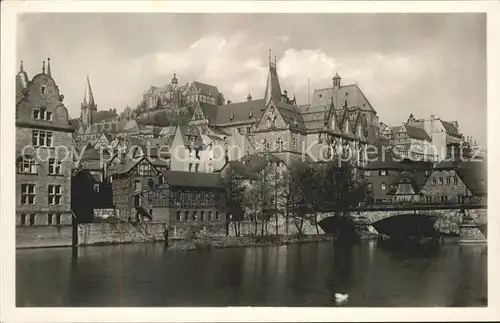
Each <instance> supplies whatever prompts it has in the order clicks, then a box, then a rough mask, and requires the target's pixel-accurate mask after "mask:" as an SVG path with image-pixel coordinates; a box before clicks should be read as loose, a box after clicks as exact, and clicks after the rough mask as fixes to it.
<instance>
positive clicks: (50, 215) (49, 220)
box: [47, 213, 54, 225]
mask: <svg viewBox="0 0 500 323" xmlns="http://www.w3.org/2000/svg"><path fill="white" fill-rule="evenodd" d="M53 216H54V214H53V213H49V214H47V225H52V218H53Z"/></svg>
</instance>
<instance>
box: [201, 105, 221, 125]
mask: <svg viewBox="0 0 500 323" xmlns="http://www.w3.org/2000/svg"><path fill="white" fill-rule="evenodd" d="M199 104H200V108H201V111H203V115H204V116H205V118H206V119H208V120H210V122H213V121H215V120H216V119H217V106H216V105H213V104H209V103H205V102H199Z"/></svg>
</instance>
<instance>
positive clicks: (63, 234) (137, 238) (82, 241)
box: [16, 222, 166, 249]
mask: <svg viewBox="0 0 500 323" xmlns="http://www.w3.org/2000/svg"><path fill="white" fill-rule="evenodd" d="M165 229H166V226H165V224H164V223H113V222H95V223H81V224H78V225H77V226H76V227H75V228H73V226H71V225H65V226H30V227H18V228H16V248H17V249H26V248H51V247H71V246H74V245H76V246H90V245H104V244H122V243H139V242H155V241H165Z"/></svg>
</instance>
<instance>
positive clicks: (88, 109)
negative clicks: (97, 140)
mask: <svg viewBox="0 0 500 323" xmlns="http://www.w3.org/2000/svg"><path fill="white" fill-rule="evenodd" d="M94 112H97V105H96V104H95V100H94V94H93V93H92V88H91V87H90V80H89V76H88V75H87V83H86V84H85V94H84V97H83V102H82V104H81V114H80V122H81V124H82V125H83V126H85V127H90V126H91V125H92V115H93V114H94Z"/></svg>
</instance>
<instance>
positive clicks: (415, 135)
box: [390, 123, 438, 162]
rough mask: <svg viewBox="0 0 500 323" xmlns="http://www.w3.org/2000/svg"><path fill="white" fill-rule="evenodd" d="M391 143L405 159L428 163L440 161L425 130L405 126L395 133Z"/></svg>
mask: <svg viewBox="0 0 500 323" xmlns="http://www.w3.org/2000/svg"><path fill="white" fill-rule="evenodd" d="M390 143H391V146H393V147H394V149H397V151H398V153H399V154H401V155H402V156H404V158H407V159H410V160H413V161H427V162H435V161H437V159H438V154H437V152H436V151H435V150H434V149H433V146H432V139H431V137H430V136H429V135H428V134H427V132H426V131H425V129H423V128H419V127H416V126H412V125H409V124H407V123H406V124H403V125H402V126H400V127H399V129H398V130H397V131H396V132H395V134H394V136H393V137H392V139H391V140H390Z"/></svg>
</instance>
